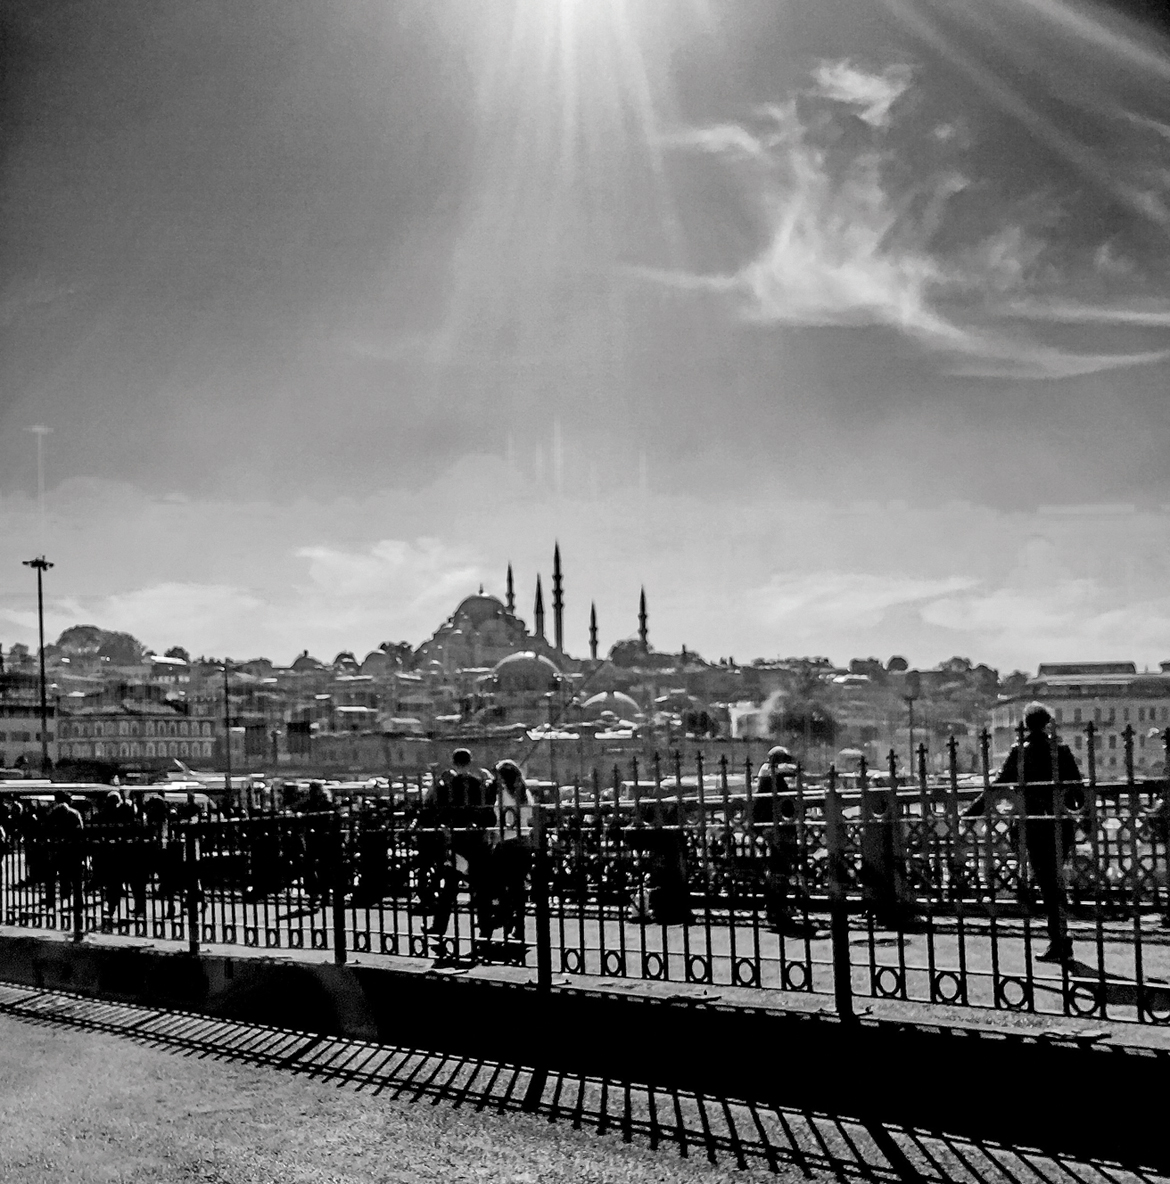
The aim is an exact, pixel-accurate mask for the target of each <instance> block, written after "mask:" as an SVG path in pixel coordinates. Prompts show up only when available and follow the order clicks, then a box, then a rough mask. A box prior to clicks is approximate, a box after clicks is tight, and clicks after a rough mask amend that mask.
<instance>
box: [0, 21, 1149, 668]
mask: <svg viewBox="0 0 1170 1184" xmlns="http://www.w3.org/2000/svg"><path fill="white" fill-rule="evenodd" d="M0 33H2V40H0V52H2V53H3V57H4V61H3V69H2V72H0V87H2V91H3V93H2V95H0V148H2V156H0V539H3V540H4V543H5V546H4V547H3V554H4V555H5V556H6V558H5V559H4V560H3V562H2V563H0V644H2V645H4V646H5V647H7V646H8V645H11V644H12V643H14V642H18V641H19V642H24V643H26V644H28V643H32V642H35V637H36V601H35V583H34V581H33V579H32V576H31V573H30V572H29V570H28V569H27V568H24V567H22V566H21V560H22V559H24V558H28V557H32V556H33V555H36V554H39V553H42V552H43V553H44V554H46V555H47V556H48V558H49V559H50V560H51V561H52V562H53V563H54V565H55V566H54V567H53V569H52V570H51V571H49V572H48V573H47V578H46V631H47V633H48V634H49V635H50V636H51V637H55V636H56V634H57V633H59V632H60V631H61V630H62V629H64V628H65V627H67V626H68V625H72V624H76V623H80V622H85V623H94V624H98V625H101V626H104V627H106V628H111V629H124V630H128V631H130V632H132V633H134V634H135V635H136V636H138V637H139V638H140V639H141V640H142V641H143V642H144V643H146V644H147V645H148V646H151V647H154V648H157V649H159V650H162V649H165V648H167V647H169V646H171V645H176V644H179V645H183V646H186V647H187V648H188V649H190V650H191V651H192V652H193V653H207V654H216V655H220V656H222V655H224V654H230V655H231V656H232V657H235V658H239V659H244V658H248V657H252V656H256V655H259V654H265V655H267V656H269V657H271V658H273V659H274V660H276V661H289V660H291V658H292V657H293V656H294V655H295V654H297V653H299V652H300V651H301V650H303V649H308V650H310V651H311V652H313V653H314V654H316V655H317V656H319V657H322V658H325V659H328V658H331V657H332V656H333V654H335V653H336V652H338V651H339V650H342V649H348V650H353V651H355V652H357V653H359V656H360V655H361V654H363V653H365V652H368V651H369V650H370V649H372V648H374V647H375V646H376V645H378V644H379V643H381V642H384V641H397V640H407V641H410V642H412V643H414V644H417V643H418V642H420V641H421V640H422V639H423V638H425V637H426V636H428V635H429V634H430V633H431V632H432V631H433V629H434V628H435V627H436V626H437V625H438V624H439V623H440V622H441V621H442V620H443V619H444V618H445V617H446V616H447V615H448V614H449V613H450V612H451V611H452V610H453V609H454V607H455V605H456V604H457V603H458V602H459V600H460V599H462V597H463V596H465V595H468V594H470V593H472V592H475V591H476V590H477V588H478V586H479V585H480V583H482V584H483V585H484V586H485V588H486V590H487V591H489V592H492V593H495V594H497V595H502V593H503V583H504V572H505V569H506V565H507V563H508V562H509V561H510V562H512V563H513V565H514V568H515V572H516V578H517V590H518V601H519V608H520V611H521V614H522V615H525V616H530V606H531V599H532V591H533V586H534V582H535V577H536V575H537V573H538V572H539V573H541V574H542V575H543V578H544V580H545V584H546V593H547V584H548V580H549V569H550V567H551V556H552V549H553V544H554V541H557V540H559V542H560V545H561V550H562V553H563V557H564V563H565V570H566V634H567V643H568V648H569V650H570V652H574V653H576V654H578V655H582V654H584V653H585V652H586V649H587V622H588V615H589V606H590V603H592V602H596V604H597V612H598V618H599V626H600V634H601V644H602V647H603V649H605V648H608V646H609V645H610V644H612V643H613V642H614V641H616V640H618V639H619V638H622V637H627V636H630V635H632V634H633V633H634V632H635V631H636V628H637V616H636V614H637V602H638V592H639V589H640V587H642V586H643V585H645V588H646V594H647V599H648V602H649V608H650V640H651V642H652V644H654V645H655V646H656V647H658V648H660V649H671V650H673V649H677V648H678V647H679V646H680V645H686V646H687V647H688V648H689V649H693V650H698V651H699V652H700V653H701V654H703V655H704V656H705V657H708V658H710V659H717V658H719V657H723V656H728V657H734V658H735V659H736V660H737V661H748V660H750V659H752V658H754V657H776V656H780V655H793V654H800V655H804V654H823V655H827V656H829V657H831V658H832V659H833V660H835V661H838V662H846V661H848V659H849V658H850V657H866V656H871V655H872V656H876V657H879V658H882V659H883V660H884V659H885V658H887V657H889V656H890V655H891V654H894V653H898V654H902V655H904V656H906V657H907V658H908V659H909V660H910V661H911V662H912V663H914V664H916V665H920V666H929V665H932V664H934V663H935V662H937V661H939V660H942V659H945V658H947V657H950V656H952V655H954V654H961V655H964V656H968V657H970V658H972V659H973V660H975V661H984V662H988V663H990V664H991V665H994V666H996V667H999V668H1001V669H1004V670H1005V671H1006V670H1010V669H1014V668H1022V669H1033V668H1034V667H1035V666H1036V665H1037V664H1038V663H1039V662H1041V661H1059V660H1066V661H1068V660H1077V659H1080V660H1104V659H1114V660H1116V659H1130V660H1134V661H1137V662H1138V663H1139V666H1143V665H1147V664H1148V665H1151V666H1154V667H1155V668H1156V663H1158V662H1159V661H1161V660H1163V659H1170V558H1168V557H1170V546H1168V544H1170V463H1168V462H1170V405H1168V402H1167V399H1166V392H1167V384H1168V381H1170V269H1168V266H1167V250H1166V247H1167V236H1168V234H1170V85H1168V83H1170V23H1168V22H1167V20H1166V18H1165V16H1164V10H1163V9H1162V8H1161V7H1160V6H1159V5H1156V4H1152V3H1145V4H1143V3H1138V2H1137V0H1130V2H1127V3H1120V2H1117V3H1111V4H1105V3H1095V2H1091V0H980V3H979V4H977V5H974V4H965V5H958V4H951V3H944V2H943V0H493V3H491V4H490V5H489V4H471V3H467V2H466V0H395V2H394V3H392V4H390V3H386V2H385V0H380V2H378V3H374V2H372V0H349V2H347V3H346V4H344V5H338V4H334V3H328V2H324V0H322V2H320V3H314V2H310V0H252V2H251V3H249V4H239V3H235V2H232V0H223V2H211V0H152V2H151V3H145V2H129V0H109V2H107V3H104V4H102V5H93V4H89V3H85V2H84V0H80V2H76V3H73V2H66V0H7V2H6V3H5V4H4V5H2V6H0ZM33 425H44V426H46V427H48V428H50V429H51V433H50V434H48V435H46V436H44V437H43V469H42V473H43V484H44V497H43V501H42V500H41V499H40V497H39V494H38V463H37V447H36V445H37V440H36V436H35V435H34V434H33V433H31V432H29V431H28V428H30V427H31V426H33Z"/></svg>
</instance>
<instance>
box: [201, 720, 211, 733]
mask: <svg viewBox="0 0 1170 1184" xmlns="http://www.w3.org/2000/svg"><path fill="white" fill-rule="evenodd" d="M201 730H202V732H203V734H204V735H205V736H210V735H211V725H210V724H209V723H206V722H205V723H204V724H203V726H202V729H201Z"/></svg>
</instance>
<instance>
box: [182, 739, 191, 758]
mask: <svg viewBox="0 0 1170 1184" xmlns="http://www.w3.org/2000/svg"><path fill="white" fill-rule="evenodd" d="M179 755H180V756H190V753H189V752H188V751H187V741H186V740H183V741H181V742H180V743H179Z"/></svg>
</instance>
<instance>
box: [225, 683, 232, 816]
mask: <svg viewBox="0 0 1170 1184" xmlns="http://www.w3.org/2000/svg"><path fill="white" fill-rule="evenodd" d="M230 704H231V701H230V700H229V698H228V668H227V663H226V662H225V663H224V664H223V756H224V774H223V800H224V801H225V802H226V803H228V804H229V805H230V804H231V800H232V717H231V705H230Z"/></svg>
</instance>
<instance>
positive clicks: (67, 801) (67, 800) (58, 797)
mask: <svg viewBox="0 0 1170 1184" xmlns="http://www.w3.org/2000/svg"><path fill="white" fill-rule="evenodd" d="M53 801H55V802H58V803H60V804H61V805H63V806H69V805H72V803H73V799H72V798H71V797H70V796H69V791H68V790H67V789H58V790H57V791H56V792H55V793H54V794H53Z"/></svg>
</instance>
